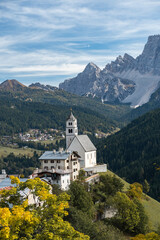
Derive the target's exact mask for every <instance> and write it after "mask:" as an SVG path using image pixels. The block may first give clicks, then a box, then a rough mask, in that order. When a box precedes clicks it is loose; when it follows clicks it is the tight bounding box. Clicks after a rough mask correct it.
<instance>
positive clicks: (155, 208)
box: [106, 170, 160, 231]
mask: <svg viewBox="0 0 160 240" xmlns="http://www.w3.org/2000/svg"><path fill="white" fill-rule="evenodd" d="M106 174H108V175H111V176H113V175H115V176H116V177H118V178H120V177H119V176H118V175H116V174H114V173H113V172H111V171H109V170H107V173H106ZM120 180H121V181H122V182H123V184H124V191H126V190H127V189H128V188H129V186H130V184H129V183H128V182H126V181H125V180H123V179H122V178H120ZM142 204H143V206H144V208H145V212H146V213H147V215H148V217H149V224H150V228H151V229H152V230H153V231H156V230H157V229H158V226H160V203H159V202H158V201H156V200H155V199H153V198H151V197H149V196H146V195H144V199H142Z"/></svg>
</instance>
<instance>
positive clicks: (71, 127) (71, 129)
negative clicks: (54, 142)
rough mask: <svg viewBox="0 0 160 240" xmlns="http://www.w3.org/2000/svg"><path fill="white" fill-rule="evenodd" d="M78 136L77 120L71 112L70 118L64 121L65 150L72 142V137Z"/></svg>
mask: <svg viewBox="0 0 160 240" xmlns="http://www.w3.org/2000/svg"><path fill="white" fill-rule="evenodd" d="M77 135H78V127H77V119H76V118H75V117H74V116H73V113H72V111H71V114H70V117H69V118H68V119H67V121H66V149H68V147H69V145H70V144H71V142H72V141H73V139H74V137H75V136H77Z"/></svg>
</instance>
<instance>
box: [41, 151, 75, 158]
mask: <svg viewBox="0 0 160 240" xmlns="http://www.w3.org/2000/svg"><path fill="white" fill-rule="evenodd" d="M70 154H71V152H65V151H63V152H54V151H46V152H44V153H43V154H42V156H41V157H40V158H39V159H40V160H41V159H47V160H50V159H51V160H52V159H53V160H54V159H55V160H56V159H60V160H65V159H67V158H68V157H69V156H70Z"/></svg>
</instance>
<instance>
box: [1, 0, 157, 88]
mask: <svg viewBox="0 0 160 240" xmlns="http://www.w3.org/2000/svg"><path fill="white" fill-rule="evenodd" d="M159 12H160V0H123V1H122V0H112V1H111V0H98V1H97V0H63V1H62V0H43V1H42V0H34V1H33V0H1V1H0V82H3V81H4V80H6V79H17V80H19V81H20V82H22V83H24V84H26V85H28V84H31V83H33V82H37V81H39V82H41V83H43V84H51V85H55V86H58V84H59V82H62V81H63V80H65V79H67V78H70V77H73V76H76V75H77V74H78V73H79V72H81V71H83V69H84V67H85V66H86V65H87V64H88V63H89V62H94V63H95V64H97V65H98V66H99V67H100V68H104V67H105V65H106V64H107V63H108V62H110V61H112V60H114V59H115V58H116V57H117V56H118V55H124V53H125V52H126V53H128V54H130V55H132V56H133V57H136V56H138V55H139V54H140V53H141V52H142V50H143V47H144V44H145V43H146V41H147V38H148V36H149V35H153V34H160V14H159Z"/></svg>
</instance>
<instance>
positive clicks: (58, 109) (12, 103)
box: [0, 94, 117, 135]
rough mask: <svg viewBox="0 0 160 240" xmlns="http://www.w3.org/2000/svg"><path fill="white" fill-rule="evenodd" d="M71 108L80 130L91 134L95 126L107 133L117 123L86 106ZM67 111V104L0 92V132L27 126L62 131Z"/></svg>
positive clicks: (27, 127) (13, 131)
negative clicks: (29, 98) (32, 99)
mask: <svg viewBox="0 0 160 240" xmlns="http://www.w3.org/2000/svg"><path fill="white" fill-rule="evenodd" d="M73 111H74V114H75V116H77V117H78V125H79V129H80V132H81V133H82V132H83V131H85V130H87V131H90V132H92V133H94V132H95V131H96V130H97V129H98V130H100V131H104V132H107V131H111V130H113V129H114V128H115V127H116V126H117V122H115V121H112V120H110V119H108V118H106V117H104V116H103V115H101V114H99V113H97V112H93V111H92V110H89V109H87V108H82V107H76V106H74V107H73ZM69 113H70V107H69V106H63V105H53V104H52V105H51V104H47V103H38V102H26V101H21V100H19V99H18V98H13V97H12V96H9V95H7V97H6V95H5V94H4V95H3V94H1V96H0V135H11V134H14V133H18V132H21V131H22V132H24V131H26V130H28V129H30V128H38V129H44V128H55V129H62V130H65V121H66V119H67V117H68V116H69Z"/></svg>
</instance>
